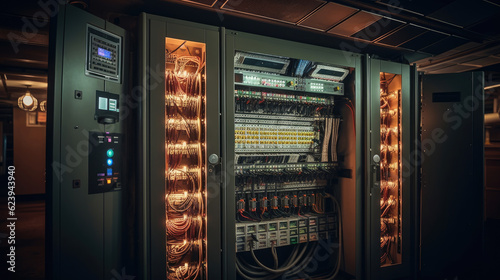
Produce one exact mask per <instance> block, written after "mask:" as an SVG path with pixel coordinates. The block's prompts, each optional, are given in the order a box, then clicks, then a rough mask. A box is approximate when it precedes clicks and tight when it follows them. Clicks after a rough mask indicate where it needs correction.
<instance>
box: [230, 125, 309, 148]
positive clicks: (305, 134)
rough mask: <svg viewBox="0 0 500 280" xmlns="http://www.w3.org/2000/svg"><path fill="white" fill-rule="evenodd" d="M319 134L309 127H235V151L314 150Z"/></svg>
mask: <svg viewBox="0 0 500 280" xmlns="http://www.w3.org/2000/svg"><path fill="white" fill-rule="evenodd" d="M318 137H319V134H318V133H316V132H315V131H314V127H311V126H274V125H260V124H259V125H257V124H236V125H235V148H236V149H246V148H249V149H261V150H273V149H298V150H308V149H311V148H314V147H315V146H316V143H319V140H318Z"/></svg>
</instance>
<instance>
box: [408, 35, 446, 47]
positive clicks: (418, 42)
mask: <svg viewBox="0 0 500 280" xmlns="http://www.w3.org/2000/svg"><path fill="white" fill-rule="evenodd" d="M446 37H448V35H445V34H442V33H437V32H434V31H427V32H425V33H424V34H422V35H420V36H418V37H416V38H414V39H411V40H410V41H408V42H406V43H403V44H401V45H400V47H402V48H407V49H410V50H420V49H422V48H424V47H425V46H428V45H429V44H431V43H432V42H437V41H439V40H442V39H444V38H446Z"/></svg>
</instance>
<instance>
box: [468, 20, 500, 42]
mask: <svg viewBox="0 0 500 280" xmlns="http://www.w3.org/2000/svg"><path fill="white" fill-rule="evenodd" d="M467 30H470V31H473V32H476V33H479V34H484V35H487V36H494V37H497V38H498V37H500V36H499V35H498V31H499V29H498V17H491V18H489V19H487V20H484V21H482V22H479V23H477V24H475V25H472V26H469V27H467Z"/></svg>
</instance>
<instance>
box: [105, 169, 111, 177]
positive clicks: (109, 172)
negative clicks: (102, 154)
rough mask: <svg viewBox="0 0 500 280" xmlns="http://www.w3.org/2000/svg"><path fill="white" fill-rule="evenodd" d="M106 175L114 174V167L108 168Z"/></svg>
mask: <svg viewBox="0 0 500 280" xmlns="http://www.w3.org/2000/svg"><path fill="white" fill-rule="evenodd" d="M106 175H107V176H113V169H112V168H108V169H106Z"/></svg>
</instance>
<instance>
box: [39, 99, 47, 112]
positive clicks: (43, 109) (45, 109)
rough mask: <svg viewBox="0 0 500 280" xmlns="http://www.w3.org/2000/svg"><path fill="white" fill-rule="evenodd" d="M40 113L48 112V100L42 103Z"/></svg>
mask: <svg viewBox="0 0 500 280" xmlns="http://www.w3.org/2000/svg"><path fill="white" fill-rule="evenodd" d="M40 111H42V112H45V111H47V100H44V101H42V102H40Z"/></svg>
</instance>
